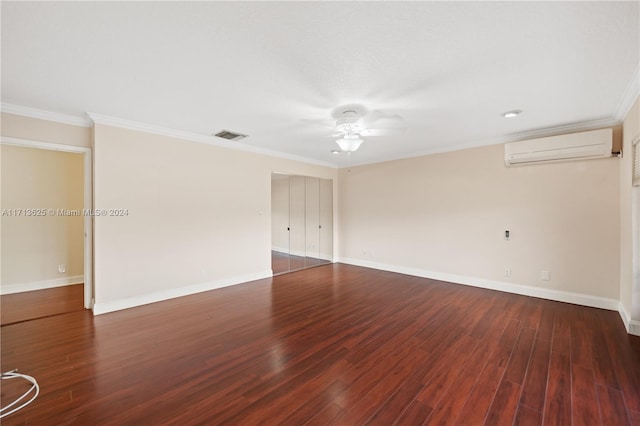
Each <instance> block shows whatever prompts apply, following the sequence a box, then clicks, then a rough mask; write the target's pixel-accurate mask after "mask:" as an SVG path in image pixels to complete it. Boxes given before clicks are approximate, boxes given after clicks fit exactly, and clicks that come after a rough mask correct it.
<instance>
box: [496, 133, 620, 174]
mask: <svg viewBox="0 0 640 426" xmlns="http://www.w3.org/2000/svg"><path fill="white" fill-rule="evenodd" d="M612 143H613V130H611V129H602V130H592V131H590V132H580V133H572V134H570V135H561V136H551V137H547V138H539V139H531V140H527V141H520V142H511V143H507V144H505V145H504V163H505V165H507V166H514V165H518V164H530V163H547V162H555V161H570V160H586V159H592V158H607V157H611V156H612V153H611V148H612Z"/></svg>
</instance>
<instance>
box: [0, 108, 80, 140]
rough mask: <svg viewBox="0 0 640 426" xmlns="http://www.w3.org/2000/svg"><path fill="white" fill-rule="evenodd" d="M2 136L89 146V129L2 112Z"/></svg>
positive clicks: (0, 123)
mask: <svg viewBox="0 0 640 426" xmlns="http://www.w3.org/2000/svg"><path fill="white" fill-rule="evenodd" d="M0 127H1V129H2V136H8V137H12V138H19V139H28V140H34V141H39V142H50V143H58V144H63V145H72V146H80V147H85V148H88V147H91V129H90V128H88V127H79V126H71V125H69V124H61V123H55V122H53V121H47V120H40V119H37V118H29V117H22V116H20V115H14V114H7V113H5V112H3V113H2V121H1V122H0Z"/></svg>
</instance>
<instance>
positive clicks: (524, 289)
mask: <svg viewBox="0 0 640 426" xmlns="http://www.w3.org/2000/svg"><path fill="white" fill-rule="evenodd" d="M337 261H338V262H341V263H347V264H349V265H355V266H363V267H365V268H373V269H379V270H382V271H389V272H396V273H399V274H406V275H412V276H415V277H421V278H430V279H433V280H438V281H446V282H450V283H455V284H463V285H469V286H473V287H480V288H486V289H489V290H498V291H503V292H505V293H513V294H520V295H523V296H531V297H537V298H540V299H548V300H555V301H557V302H565V303H573V304H577V305H583V306H589V307H592V308H600V309H607V310H610V311H617V310H618V309H619V306H620V303H619V301H618V300H614V299H608V298H605V297H597V296H591V295H589V294H582V293H572V292H568V291H561V290H554V289H549V288H541V287H532V286H527V285H520V284H514V283H507V282H503V281H495V280H488V279H485V278H477V277H469V276H465V275H456V274H448V273H443V272H434V271H427V270H425V269H419V268H411V267H406V266H398V265H388V264H383V263H377V262H370V261H367V260H360V259H352V258H344V257H343V258H340V259H338V260H337Z"/></svg>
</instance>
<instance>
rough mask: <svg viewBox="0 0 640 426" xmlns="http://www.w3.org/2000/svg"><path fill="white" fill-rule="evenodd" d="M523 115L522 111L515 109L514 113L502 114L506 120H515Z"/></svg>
mask: <svg viewBox="0 0 640 426" xmlns="http://www.w3.org/2000/svg"><path fill="white" fill-rule="evenodd" d="M520 114H522V110H519V109H514V110H513V111H507V112H505V113H503V114H502V116H503V117H504V118H514V117H517V116H519V115H520Z"/></svg>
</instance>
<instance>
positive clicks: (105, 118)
mask: <svg viewBox="0 0 640 426" xmlns="http://www.w3.org/2000/svg"><path fill="white" fill-rule="evenodd" d="M87 115H88V116H89V118H91V120H92V121H93V123H95V124H99V125H104V126H112V127H119V128H123V129H129V130H134V131H138V132H144V133H151V134H155V135H160V136H167V137H170V138H175V139H182V140H187V141H191V142H199V143H206V144H209V145H214V146H219V147H222V148H229V149H235V150H239V151H246V152H251V153H254V154H260V155H267V156H270V157H276V158H283V159H286V160H292V161H299V162H302V163H306V164H314V165H317V166H323V167H330V168H332V169H335V168H337V166H336V165H335V164H333V163H328V162H325V161H318V160H314V159H311V158H306V157H301V156H298V155H292V154H285V153H282V152H277V151H272V150H269V149H264V148H257V147H254V146H251V145H247V144H244V143H241V142H232V141H227V140H225V139H220V138H217V137H215V136H208V135H201V134H199V133H192V132H185V131H183V130H175V129H170V128H168V127H162V126H156V125H154V124H147V123H140V122H138V121H132V120H127V119H124V118H118V117H113V116H109V115H104V114H97V113H93V112H88V113H87Z"/></svg>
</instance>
